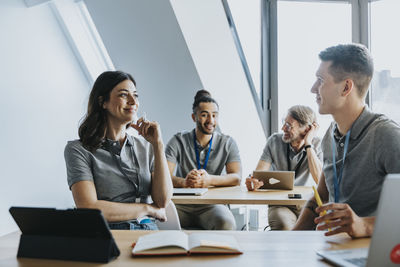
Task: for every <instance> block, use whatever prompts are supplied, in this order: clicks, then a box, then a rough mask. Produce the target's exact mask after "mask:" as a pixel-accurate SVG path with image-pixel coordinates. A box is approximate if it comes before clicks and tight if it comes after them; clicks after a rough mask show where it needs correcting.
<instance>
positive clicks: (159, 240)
mask: <svg viewBox="0 0 400 267" xmlns="http://www.w3.org/2000/svg"><path fill="white" fill-rule="evenodd" d="M195 253H196V254H197V253H206V254H242V252H241V251H240V248H239V244H238V242H237V241H236V239H235V238H234V237H233V236H231V235H225V234H209V233H192V234H186V233H184V232H181V231H163V232H157V233H154V234H147V235H144V236H141V237H139V239H138V240H137V242H136V244H135V245H134V248H133V250H132V254H133V255H134V256H151V255H189V254H195Z"/></svg>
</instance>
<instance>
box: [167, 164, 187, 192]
mask: <svg viewBox="0 0 400 267" xmlns="http://www.w3.org/2000/svg"><path fill="white" fill-rule="evenodd" d="M167 164H168V169H169V173H170V174H171V178H172V184H173V186H174V187H175V188H177V187H187V186H186V180H185V178H182V177H178V176H174V175H173V174H174V171H175V167H176V164H175V163H173V162H171V161H167Z"/></svg>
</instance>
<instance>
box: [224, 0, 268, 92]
mask: <svg viewBox="0 0 400 267" xmlns="http://www.w3.org/2000/svg"><path fill="white" fill-rule="evenodd" d="M228 3H229V8H230V11H231V13H232V17H233V19H234V21H235V26H236V30H237V33H238V36H239V38H240V43H241V46H242V48H243V53H244V55H245V57H246V61H247V64H248V67H249V70H250V73H251V77H252V79H253V83H254V87H255V90H256V91H257V94H258V97H261V93H260V81H261V76H260V75H261V72H260V69H261V23H260V22H261V3H260V0H246V1H243V0H228Z"/></svg>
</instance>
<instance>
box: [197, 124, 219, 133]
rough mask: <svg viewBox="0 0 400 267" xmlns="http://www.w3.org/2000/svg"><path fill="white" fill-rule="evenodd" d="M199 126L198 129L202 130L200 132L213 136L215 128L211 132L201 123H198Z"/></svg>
mask: <svg viewBox="0 0 400 267" xmlns="http://www.w3.org/2000/svg"><path fill="white" fill-rule="evenodd" d="M196 124H197V129H199V130H200V132H202V133H203V134H213V133H214V131H215V127H213V129H212V130H211V132H210V131H207V130H206V129H204V127H203V125H202V124H201V123H199V122H197V123H196Z"/></svg>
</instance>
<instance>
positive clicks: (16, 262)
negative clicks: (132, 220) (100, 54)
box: [0, 230, 370, 267]
mask: <svg viewBox="0 0 400 267" xmlns="http://www.w3.org/2000/svg"><path fill="white" fill-rule="evenodd" d="M149 232H150V231H148V232H146V231H115V230H114V231H112V233H113V235H114V238H115V240H116V242H117V245H118V247H119V249H120V250H121V255H120V256H119V257H118V258H117V259H116V260H114V261H111V262H110V263H108V264H107V266H110V267H111V266H121V267H124V266H127V267H128V266H129V267H132V266H141V267H142V266H144V267H146V266H151V267H155V266H162V267H169V266H171V267H177V266H213V267H214V266H217V267H218V266H223V267H227V266H229V267H236V266H238V267H246V266H251V267H255V266H296V267H301V266H307V267H310V266H330V265H329V264H327V263H326V262H324V261H322V260H320V259H319V257H318V256H317V255H316V254H315V251H316V250H321V249H344V248H361V247H367V246H369V242H370V239H369V238H363V239H356V240H352V239H351V238H349V237H348V236H347V235H345V234H343V235H336V236H333V237H329V238H328V237H325V236H323V232H319V231H318V232H317V231H297V232H294V231H270V232H240V231H218V232H219V233H222V234H229V235H233V236H235V237H236V239H237V241H238V242H239V244H240V246H241V249H242V251H243V254H242V255H217V256H214V255H208V256H170V257H148V258H143V257H142V258H138V257H135V258H133V257H132V256H131V244H132V242H134V241H136V240H137V238H138V237H139V236H141V235H144V234H148V233H149ZM216 232H217V231H214V232H213V233H216ZM19 235H20V233H19V232H14V233H11V234H8V235H6V236H3V237H0V266H2V267H15V266H20V267H28V266H29V267H30V266H37V267H47V266H52V267H53V266H57V267H63V266H105V265H106V264H98V263H86V262H73V261H56V260H44V259H43V260H42V259H28V258H19V259H17V258H16V253H17V248H18V242H19Z"/></svg>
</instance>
